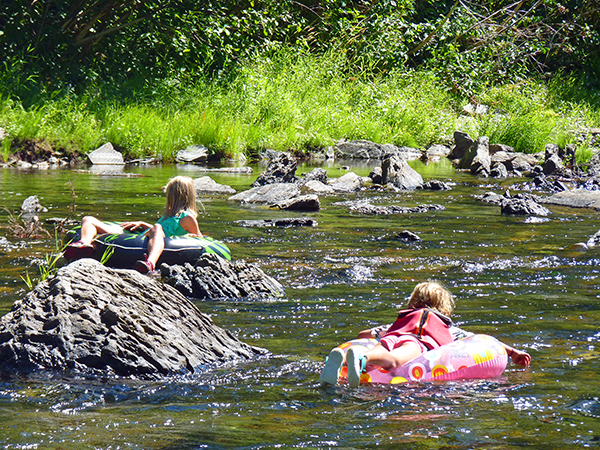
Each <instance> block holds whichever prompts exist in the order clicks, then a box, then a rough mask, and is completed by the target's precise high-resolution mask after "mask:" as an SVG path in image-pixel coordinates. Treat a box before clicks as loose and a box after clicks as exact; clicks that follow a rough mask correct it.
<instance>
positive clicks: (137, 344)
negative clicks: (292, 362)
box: [0, 259, 268, 380]
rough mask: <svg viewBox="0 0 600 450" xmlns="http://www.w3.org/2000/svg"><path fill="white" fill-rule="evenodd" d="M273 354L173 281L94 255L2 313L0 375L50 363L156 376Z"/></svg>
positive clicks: (57, 367) (79, 370)
mask: <svg viewBox="0 0 600 450" xmlns="http://www.w3.org/2000/svg"><path fill="white" fill-rule="evenodd" d="M266 355H268V352H267V351H266V350H264V349H260V348H257V347H253V346H250V345H248V344H245V343H243V342H241V341H239V340H238V339H237V338H236V337H234V336H233V335H232V334H231V333H230V332H229V331H227V330H224V329H222V328H220V327H218V326H216V325H215V324H214V322H213V321H212V319H211V318H210V317H209V316H207V315H205V314H203V313H202V312H200V310H199V309H198V308H197V307H196V306H195V305H194V304H193V303H191V302H190V301H189V300H187V299H186V298H185V297H184V296H183V295H182V294H181V293H180V292H178V291H177V290H176V289H173V288H172V287H171V286H169V285H165V284H163V283H161V282H159V281H157V280H155V279H153V278H150V277H148V276H145V275H141V274H140V273H138V272H136V271H133V270H116V269H110V268H108V267H105V266H103V265H102V264H100V263H99V262H97V261H95V260H92V259H81V260H79V261H75V262H73V263H71V264H69V265H67V266H65V267H63V268H61V269H59V270H58V272H57V273H56V275H55V276H53V277H51V278H49V279H47V280H46V281H43V282H41V283H40V284H39V285H38V286H37V287H36V288H35V289H34V290H33V291H31V292H30V293H29V294H27V295H26V296H25V298H24V299H22V300H17V301H16V302H15V303H14V305H13V308H12V310H11V311H10V312H9V313H8V314H6V315H5V316H4V317H2V318H1V319H0V361H2V365H0V375H4V374H14V373H17V374H23V373H26V372H30V371H33V370H36V371H38V370H46V371H51V372H60V373H65V372H68V373H71V374H74V375H84V376H89V375H94V376H103V377H104V376H122V377H134V378H139V379H149V380H152V379H160V378H162V377H165V376H174V375H197V374H200V373H202V372H203V371H205V370H207V369H210V368H214V367H218V366H222V365H224V364H231V363H234V362H236V361H248V360H252V359H254V358H257V357H259V356H266Z"/></svg>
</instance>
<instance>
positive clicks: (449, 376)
mask: <svg viewBox="0 0 600 450" xmlns="http://www.w3.org/2000/svg"><path fill="white" fill-rule="evenodd" d="M375 344H377V340H375V339H354V340H352V341H350V342H346V343H345V344H342V345H340V346H339V347H338V348H339V349H341V350H343V351H344V353H345V352H347V351H348V349H349V348H350V347H352V346H355V347H356V346H362V347H364V350H365V351H367V350H369V349H371V348H373V347H375ZM507 361H508V357H507V355H506V351H505V350H504V347H503V346H502V344H500V342H499V341H498V340H497V339H495V338H493V337H491V336H488V335H485V334H475V335H473V336H470V337H468V338H465V339H459V340H458V341H454V342H452V343H451V344H447V345H443V346H442V347H439V348H437V349H435V350H430V351H428V352H426V353H424V354H422V355H421V356H418V357H416V358H415V359H413V360H412V361H409V362H408V363H406V364H405V365H403V366H402V367H399V368H397V369H396V370H394V371H387V370H385V369H383V368H381V367H379V366H375V365H370V364H368V365H367V368H366V372H365V373H363V374H362V375H361V377H360V382H361V383H383V384H398V383H406V382H408V381H448V380H458V379H465V378H494V377H499V376H500V375H502V373H503V372H504V369H506V363H507ZM347 374H348V369H347V367H346V366H345V365H344V367H343V368H342V370H341V372H340V380H344V381H345V380H346V377H347Z"/></svg>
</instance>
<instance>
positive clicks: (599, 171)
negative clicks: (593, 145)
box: [587, 151, 600, 177]
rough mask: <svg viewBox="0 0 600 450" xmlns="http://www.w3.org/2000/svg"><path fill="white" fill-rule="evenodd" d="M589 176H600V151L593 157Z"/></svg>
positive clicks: (589, 167)
mask: <svg viewBox="0 0 600 450" xmlns="http://www.w3.org/2000/svg"><path fill="white" fill-rule="evenodd" d="M587 174H588V175H589V176H591V177H598V176H600V151H598V152H596V153H594V154H593V155H592V159H590V164H589V166H588V170H587Z"/></svg>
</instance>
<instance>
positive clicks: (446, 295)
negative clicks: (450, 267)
mask: <svg viewBox="0 0 600 450" xmlns="http://www.w3.org/2000/svg"><path fill="white" fill-rule="evenodd" d="M408 307H409V308H432V309H437V310H438V311H439V312H441V313H442V314H444V315H445V316H450V315H451V314H452V311H453V310H454V298H453V297H452V294H451V293H450V291H449V290H448V289H446V288H445V287H444V286H442V285H441V284H440V283H438V282H436V281H426V282H425V283H420V284H417V285H416V286H415V289H414V290H413V292H412V294H411V296H410V300H409V302H408Z"/></svg>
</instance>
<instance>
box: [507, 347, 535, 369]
mask: <svg viewBox="0 0 600 450" xmlns="http://www.w3.org/2000/svg"><path fill="white" fill-rule="evenodd" d="M502 346H503V347H504V350H506V354H507V355H508V356H509V357H510V359H512V362H514V363H515V364H519V365H521V366H525V367H527V366H529V364H530V363H531V356H530V355H529V353H527V352H522V351H521V350H517V349H516V348H513V347H510V346H509V345H506V344H504V343H502Z"/></svg>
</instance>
